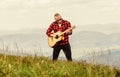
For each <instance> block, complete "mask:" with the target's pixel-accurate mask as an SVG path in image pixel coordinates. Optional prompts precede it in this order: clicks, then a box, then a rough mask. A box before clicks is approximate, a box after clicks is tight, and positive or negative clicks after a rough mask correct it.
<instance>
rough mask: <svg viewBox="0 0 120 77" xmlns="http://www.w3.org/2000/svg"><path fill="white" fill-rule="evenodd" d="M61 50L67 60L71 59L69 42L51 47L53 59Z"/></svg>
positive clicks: (55, 58) (56, 57)
mask: <svg viewBox="0 0 120 77" xmlns="http://www.w3.org/2000/svg"><path fill="white" fill-rule="evenodd" d="M61 50H63V52H64V54H65V56H66V58H67V60H68V61H72V57H71V47H70V44H67V45H59V46H56V47H54V48H53V60H57V59H58V56H59V53H60V51H61Z"/></svg>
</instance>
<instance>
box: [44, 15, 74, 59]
mask: <svg viewBox="0 0 120 77" xmlns="http://www.w3.org/2000/svg"><path fill="white" fill-rule="evenodd" d="M54 19H55V21H54V22H53V23H52V24H51V25H50V26H49V28H48V29H47V32H46V34H47V36H48V37H54V38H57V37H58V36H57V35H56V34H55V33H56V32H58V31H61V32H63V31H65V30H67V29H68V28H71V23H70V22H69V21H67V20H64V19H62V17H61V15H60V14H59V13H56V14H55V15H54ZM71 34H72V29H71V30H68V31H66V32H65V33H64V34H63V35H62V36H63V39H62V40H61V41H59V42H58V43H57V45H55V46H54V47H53V59H52V60H57V59H58V56H59V53H60V50H63V52H64V54H65V56H66V58H67V60H68V61H72V57H71V55H72V54H71V46H70V44H69V35H71Z"/></svg>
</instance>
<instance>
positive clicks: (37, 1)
mask: <svg viewBox="0 0 120 77" xmlns="http://www.w3.org/2000/svg"><path fill="white" fill-rule="evenodd" d="M56 12H58V13H61V15H62V17H63V18H64V19H66V20H68V21H70V22H71V24H73V25H76V26H79V27H80V28H81V30H83V31H84V30H93V31H100V32H105V33H112V32H116V33H118V32H120V26H119V24H120V0H0V30H19V29H24V28H26V29H27V28H47V27H48V26H49V25H50V24H51V23H52V22H53V21H54V18H53V15H54V14H55V13H56ZM94 24H96V25H94ZM97 24H102V26H100V25H97ZM106 24H107V25H106ZM109 24H110V25H109ZM111 24H112V25H111ZM116 24H117V25H116Z"/></svg>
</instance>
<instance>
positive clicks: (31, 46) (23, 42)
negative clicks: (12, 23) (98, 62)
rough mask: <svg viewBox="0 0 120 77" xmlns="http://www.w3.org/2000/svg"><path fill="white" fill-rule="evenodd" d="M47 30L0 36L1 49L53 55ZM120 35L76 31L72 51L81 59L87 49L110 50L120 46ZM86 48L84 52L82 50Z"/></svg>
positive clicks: (72, 37) (25, 31) (30, 30)
mask: <svg viewBox="0 0 120 77" xmlns="http://www.w3.org/2000/svg"><path fill="white" fill-rule="evenodd" d="M45 32H46V29H28V30H26V29H24V30H19V31H17V32H12V33H11V34H8V35H2V36H0V41H1V44H0V47H1V48H2V47H3V43H4V45H5V46H8V48H9V49H10V50H14V49H15V48H16V49H17V48H18V49H19V50H26V51H30V53H32V52H33V50H34V51H35V52H36V53H38V52H41V51H42V52H41V53H43V54H44V55H51V54H52V53H51V51H52V49H51V48H50V47H48V44H47V36H46V34H45ZM119 40H120V34H119V33H114V34H104V33H101V32H95V31H76V32H73V35H72V36H70V43H71V47H72V51H76V52H75V53H74V54H73V55H77V56H75V57H79V56H80V55H78V54H81V55H84V52H82V51H84V50H85V51H88V50H87V48H88V49H89V50H90V51H91V52H92V51H93V49H94V48H98V50H101V49H104V48H110V47H114V46H119V45H120V43H119ZM82 48H84V49H83V50H81V49H82Z"/></svg>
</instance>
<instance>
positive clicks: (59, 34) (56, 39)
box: [48, 26, 75, 48]
mask: <svg viewBox="0 0 120 77" xmlns="http://www.w3.org/2000/svg"><path fill="white" fill-rule="evenodd" d="M72 29H75V26H72V27H71V28H68V29H67V30H65V31H64V32H61V31H58V32H56V33H54V34H55V35H57V37H53V36H50V37H48V45H49V46H50V47H51V48H53V47H55V46H56V45H57V43H58V42H59V41H61V40H64V33H66V32H67V31H70V30H72Z"/></svg>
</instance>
